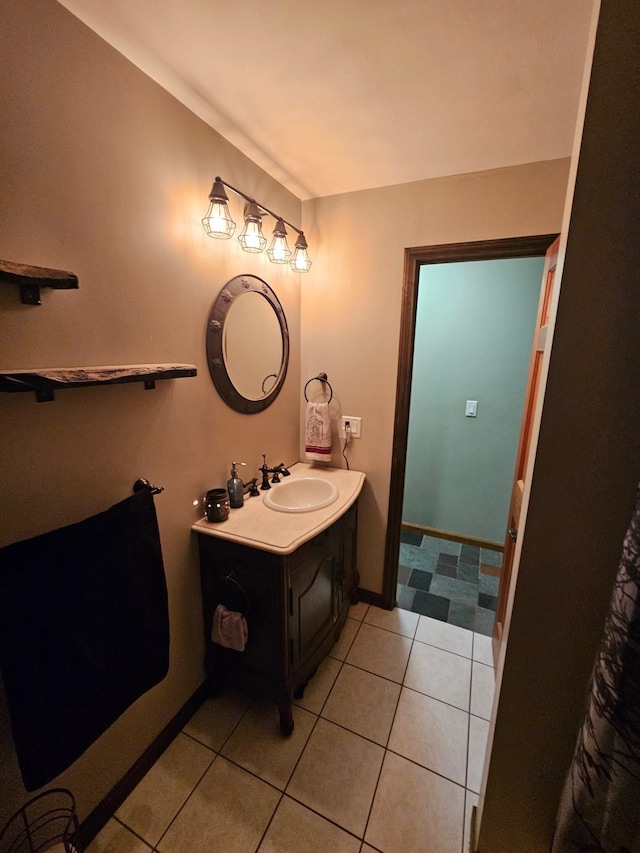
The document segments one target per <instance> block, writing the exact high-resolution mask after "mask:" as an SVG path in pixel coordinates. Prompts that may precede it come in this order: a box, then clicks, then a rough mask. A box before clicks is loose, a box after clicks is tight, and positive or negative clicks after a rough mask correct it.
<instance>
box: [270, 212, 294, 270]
mask: <svg viewBox="0 0 640 853" xmlns="http://www.w3.org/2000/svg"><path fill="white" fill-rule="evenodd" d="M267 255H269V260H270V261H272V262H273V263H274V264H288V263H289V258H290V257H291V249H290V248H289V246H288V245H287V229H286V228H285V227H284V222H283V221H282V219H278V221H277V223H276V227H275V228H274V229H273V240H272V241H271V245H270V246H269V248H268V249H267Z"/></svg>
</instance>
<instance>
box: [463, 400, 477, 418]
mask: <svg viewBox="0 0 640 853" xmlns="http://www.w3.org/2000/svg"><path fill="white" fill-rule="evenodd" d="M464 414H465V417H467V418H477V417H478V401H477V400H467V407H466V409H465V412H464Z"/></svg>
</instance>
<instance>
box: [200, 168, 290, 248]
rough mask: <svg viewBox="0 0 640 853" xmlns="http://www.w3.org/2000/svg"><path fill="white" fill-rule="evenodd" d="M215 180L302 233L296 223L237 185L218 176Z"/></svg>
mask: <svg viewBox="0 0 640 853" xmlns="http://www.w3.org/2000/svg"><path fill="white" fill-rule="evenodd" d="M216 181H220V183H221V184H222V185H223V186H225V187H227V189H230V190H232V191H233V192H234V193H236V195H239V196H240V197H241V198H243V199H244V200H245V201H246V202H249V203H250V204H257V205H258V207H259V208H260V210H264V212H265V213H268V214H269V216H273V218H274V219H279V220H280V221H281V222H284V224H285V225H288V226H289V228H293V230H294V231H295V232H296V233H297V234H304V232H303V231H302V230H301V229H300V228H298V227H297V225H294V224H293V223H292V222H289V220H288V219H285V218H284V217H283V216H280V215H279V214H277V213H274V212H273V210H269V208H268V207H265V205H264V204H261V203H260V202H259V201H256V199H255V198H251V196H248V195H247V194H246V193H243V192H242V190H239V189H238V188H237V187H234V186H233V185H232V184H230V183H228V182H227V181H224V180H223V179H222V178H221V177H220V176H216Z"/></svg>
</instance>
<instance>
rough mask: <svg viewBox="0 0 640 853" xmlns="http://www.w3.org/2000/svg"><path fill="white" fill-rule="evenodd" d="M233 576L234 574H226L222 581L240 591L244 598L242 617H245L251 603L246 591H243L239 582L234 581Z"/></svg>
mask: <svg viewBox="0 0 640 853" xmlns="http://www.w3.org/2000/svg"><path fill="white" fill-rule="evenodd" d="M234 574H235V573H234V572H229V574H228V575H225V577H224V580H226V581H229V583H232V584H235V586H236V587H237V588H238V589H239V590H240V592H241V593H242V595H243V597H244V603H245V609H244V615H245V616H247V615H248V613H249V610H250V608H251V602H250V601H249V596H248V595H247V591H246V590H245V588H244V587H243V586H242V584H241V583H240V581H239V580H237V579H236V577H235V576H234Z"/></svg>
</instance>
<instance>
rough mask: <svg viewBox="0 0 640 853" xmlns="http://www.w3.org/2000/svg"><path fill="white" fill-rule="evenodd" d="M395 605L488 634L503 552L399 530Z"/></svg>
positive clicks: (494, 608) (493, 614) (491, 625)
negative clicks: (399, 541)
mask: <svg viewBox="0 0 640 853" xmlns="http://www.w3.org/2000/svg"><path fill="white" fill-rule="evenodd" d="M398 562H399V565H398V592H397V603H398V607H401V608H403V609H404V610H411V611H412V612H414V613H420V614H422V615H423V616H431V617H432V618H433V619H438V620H440V621H442V622H448V623H449V624H451V625H458V626H459V627H460V628H468V629H469V630H471V631H477V632H478V633H479V634H485V635H487V636H491V633H492V631H493V623H494V621H495V611H496V605H497V602H498V589H499V585H500V567H501V565H502V554H501V552H499V551H493V550H490V549H488V548H478V547H475V546H471V545H462V544H460V542H451V541H450V540H448V539H438V538H435V537H433V536H422V535H421V534H418V533H412V532H409V531H402V534H401V544H400V559H399V561H398Z"/></svg>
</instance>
